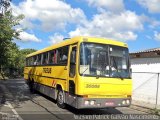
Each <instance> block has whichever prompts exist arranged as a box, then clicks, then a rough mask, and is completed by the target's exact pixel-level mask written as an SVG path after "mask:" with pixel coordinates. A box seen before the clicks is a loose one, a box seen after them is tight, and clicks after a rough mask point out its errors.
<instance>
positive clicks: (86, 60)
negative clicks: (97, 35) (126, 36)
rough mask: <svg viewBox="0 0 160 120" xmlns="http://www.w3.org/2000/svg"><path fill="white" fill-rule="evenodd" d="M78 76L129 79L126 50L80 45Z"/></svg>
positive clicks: (106, 46) (100, 45) (88, 44)
mask: <svg viewBox="0 0 160 120" xmlns="http://www.w3.org/2000/svg"><path fill="white" fill-rule="evenodd" d="M80 75H83V76H97V77H119V78H130V73H129V53H128V48H124V47H119V46H114V45H106V44H97V43H82V44H81V49H80Z"/></svg>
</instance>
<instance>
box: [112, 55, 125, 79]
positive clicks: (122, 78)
mask: <svg viewBox="0 0 160 120" xmlns="http://www.w3.org/2000/svg"><path fill="white" fill-rule="evenodd" d="M113 62H114V64H115V67H116V72H117V75H118V77H119V78H120V79H121V80H123V77H122V76H121V75H120V73H119V72H118V66H117V63H116V61H115V58H114V57H113Z"/></svg>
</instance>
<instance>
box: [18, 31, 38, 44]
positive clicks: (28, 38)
mask: <svg viewBox="0 0 160 120" xmlns="http://www.w3.org/2000/svg"><path fill="white" fill-rule="evenodd" d="M19 38H20V39H21V40H22V41H24V42H27V41H33V42H41V40H40V39H38V38H37V37H36V36H35V35H34V34H29V33H27V32H20V36H19Z"/></svg>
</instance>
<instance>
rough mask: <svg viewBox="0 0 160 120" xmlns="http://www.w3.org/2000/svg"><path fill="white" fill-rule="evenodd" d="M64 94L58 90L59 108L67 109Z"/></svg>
mask: <svg viewBox="0 0 160 120" xmlns="http://www.w3.org/2000/svg"><path fill="white" fill-rule="evenodd" d="M64 98H65V97H64V92H63V91H62V90H61V89H60V90H58V94H57V106H58V107H60V108H62V109H64V108H65V103H64Z"/></svg>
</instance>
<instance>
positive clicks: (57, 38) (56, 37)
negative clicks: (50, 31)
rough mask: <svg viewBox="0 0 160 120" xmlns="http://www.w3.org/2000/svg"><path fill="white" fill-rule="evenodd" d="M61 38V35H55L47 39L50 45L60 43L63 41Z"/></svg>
mask: <svg viewBox="0 0 160 120" xmlns="http://www.w3.org/2000/svg"><path fill="white" fill-rule="evenodd" d="M63 38H64V37H63V35H61V34H59V33H55V34H54V35H53V36H50V37H49V43H50V44H56V43H60V42H62V41H63Z"/></svg>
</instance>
